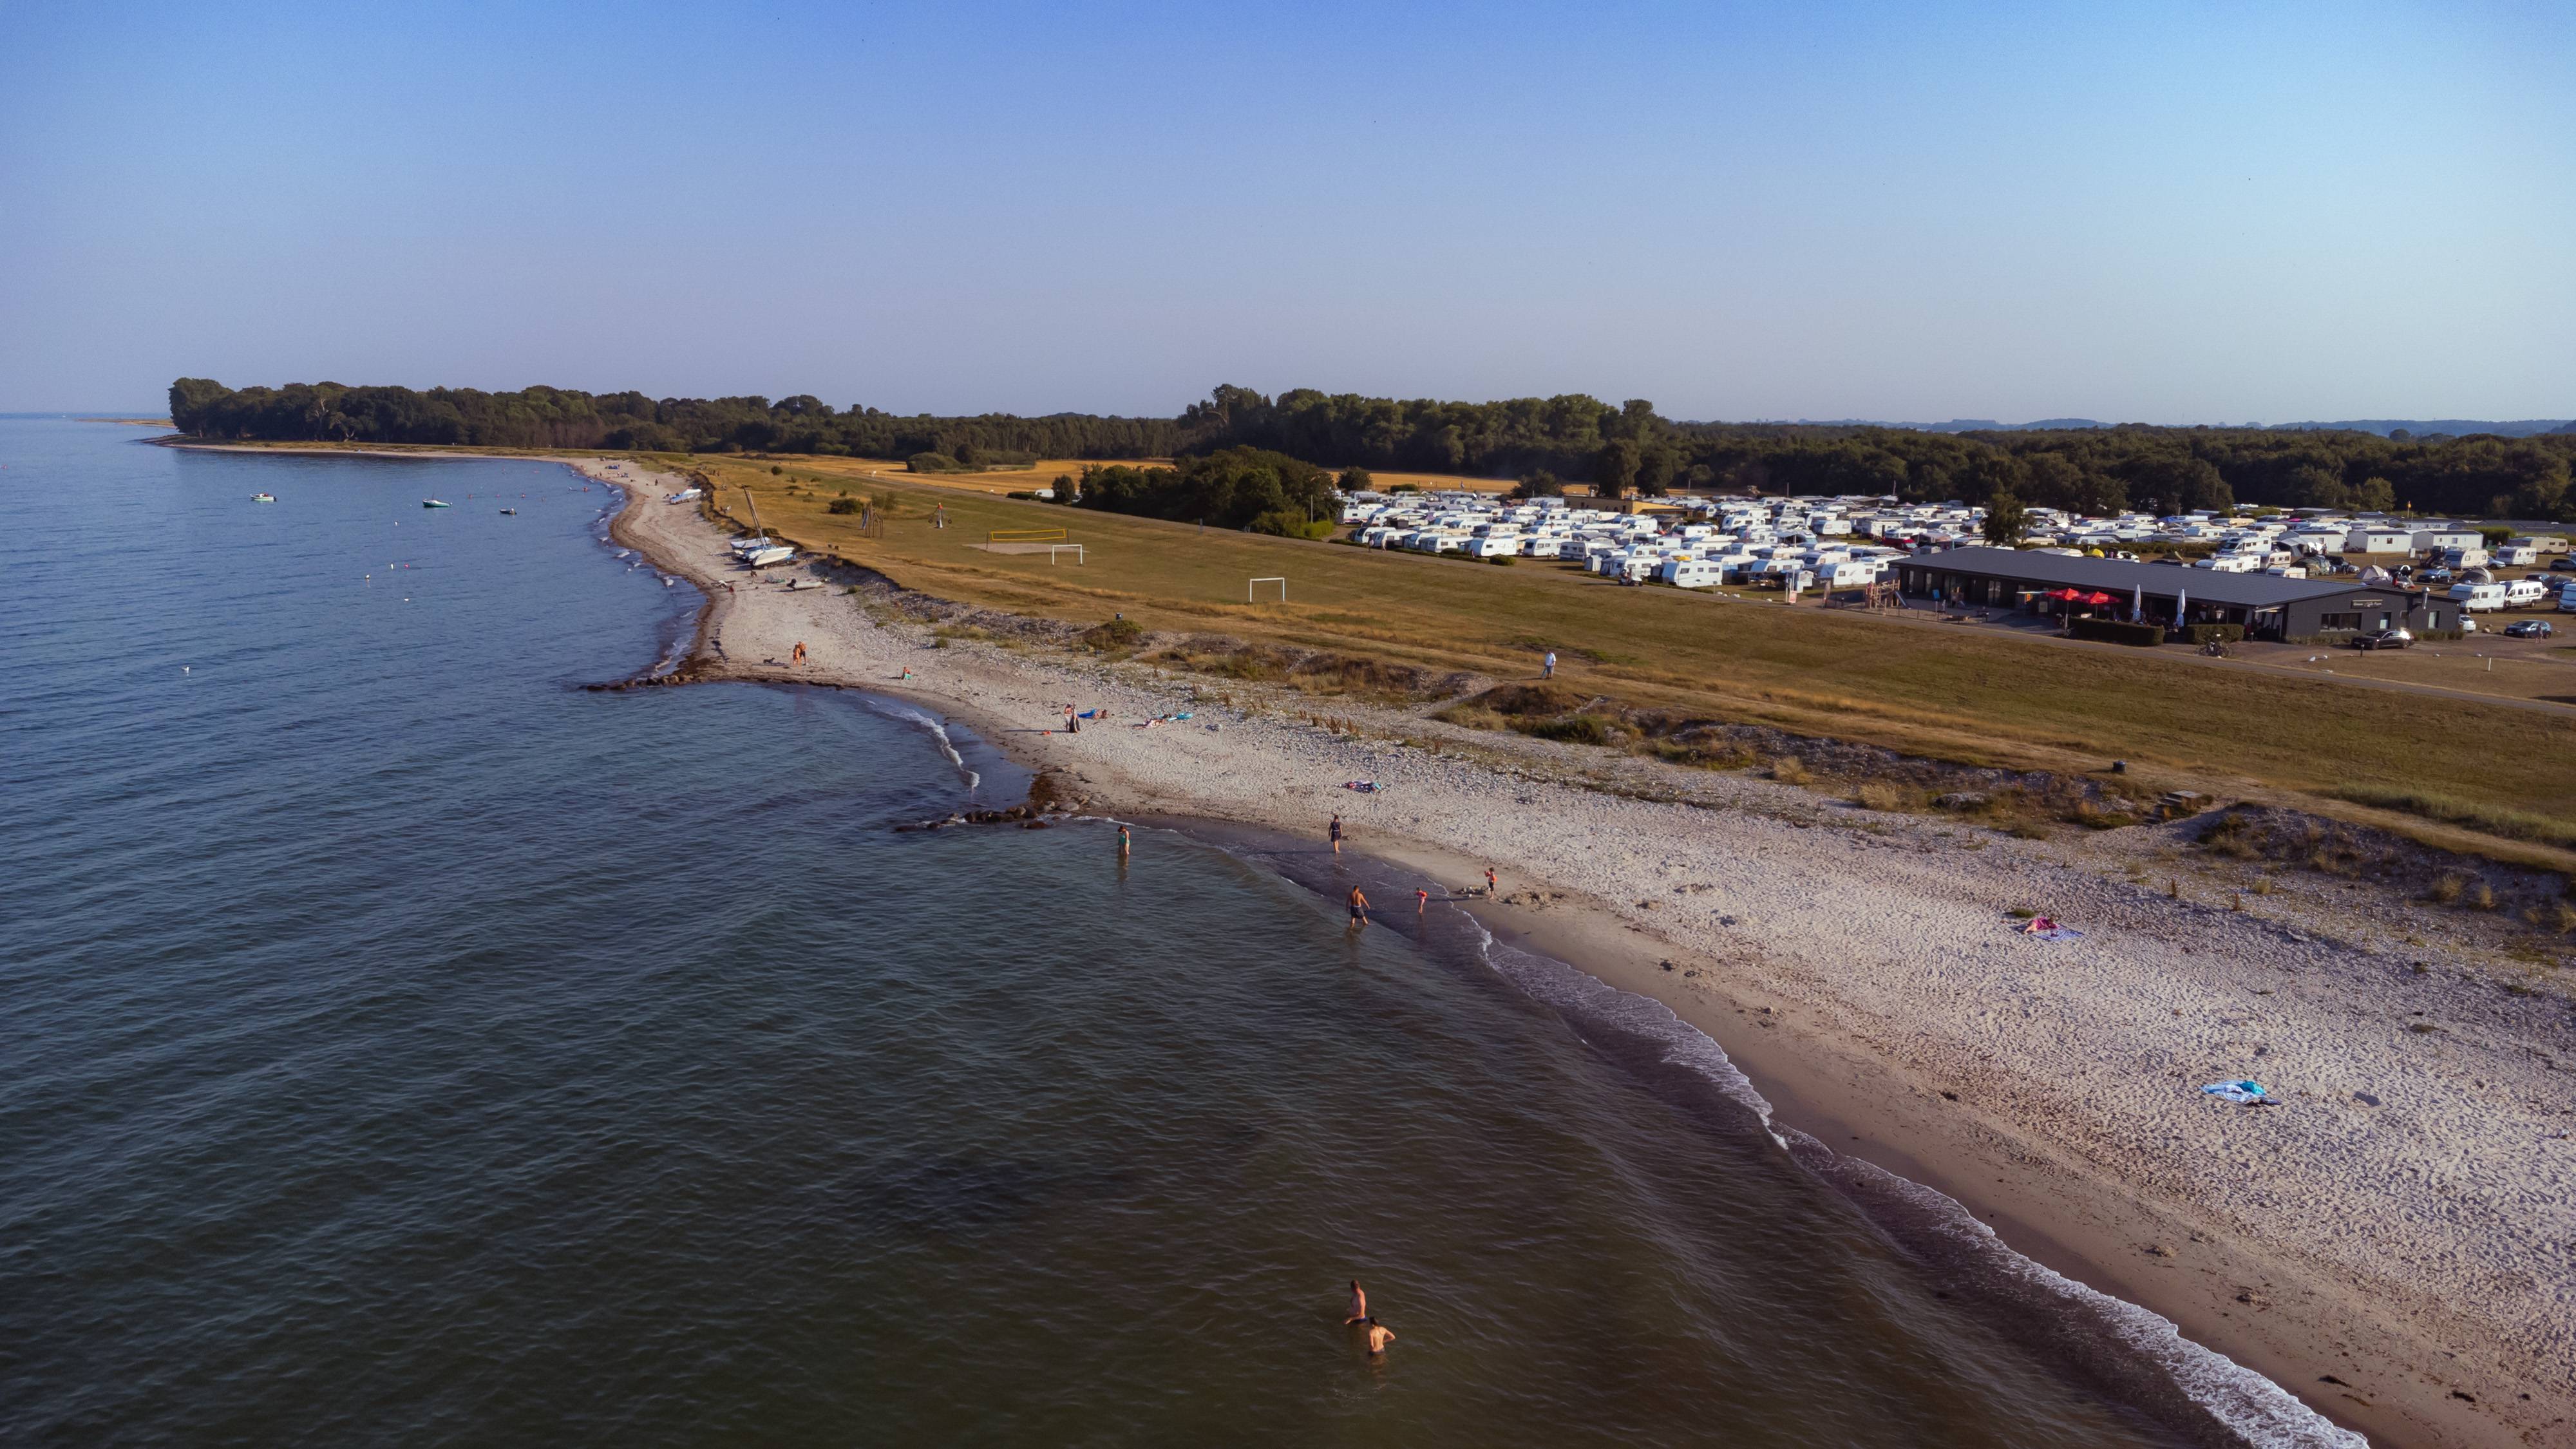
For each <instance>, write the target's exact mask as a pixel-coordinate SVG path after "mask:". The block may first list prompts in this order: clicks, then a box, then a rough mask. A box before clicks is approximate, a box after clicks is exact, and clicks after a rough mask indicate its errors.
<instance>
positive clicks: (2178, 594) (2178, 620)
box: [2174, 589, 2183, 628]
mask: <svg viewBox="0 0 2576 1449" xmlns="http://www.w3.org/2000/svg"><path fill="white" fill-rule="evenodd" d="M2182 606H2183V591H2182V590H2180V589H2176V590H2174V626H2175V627H2176V628H2180V627H2181V626H2182Z"/></svg>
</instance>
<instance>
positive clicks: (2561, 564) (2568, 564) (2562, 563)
mask: <svg viewBox="0 0 2576 1449" xmlns="http://www.w3.org/2000/svg"><path fill="white" fill-rule="evenodd" d="M2549 566H2550V567H2551V568H2554V569H2570V570H2576V558H2554V559H2551V560H2550V561H2549Z"/></svg>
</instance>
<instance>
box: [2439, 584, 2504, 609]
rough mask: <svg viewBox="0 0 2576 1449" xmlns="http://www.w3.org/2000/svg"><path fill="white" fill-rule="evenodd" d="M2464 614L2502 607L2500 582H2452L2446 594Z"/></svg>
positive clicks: (2501, 586) (2502, 598) (2502, 593)
mask: <svg viewBox="0 0 2576 1449" xmlns="http://www.w3.org/2000/svg"><path fill="white" fill-rule="evenodd" d="M2448 597H2449V599H2450V601H2451V602H2452V603H2454V604H2457V605H2459V606H2460V611H2461V612H2462V613H2465V614H2486V613H2492V612H2494V611H2495V610H2497V609H2501V608H2503V607H2504V585H2502V584H2453V585H2452V586H2451V592H2450V594H2449V595H2448Z"/></svg>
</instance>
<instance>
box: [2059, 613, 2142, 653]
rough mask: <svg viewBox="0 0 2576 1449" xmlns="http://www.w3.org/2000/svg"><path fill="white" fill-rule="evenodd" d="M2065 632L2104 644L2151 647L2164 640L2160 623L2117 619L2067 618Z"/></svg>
mask: <svg viewBox="0 0 2576 1449" xmlns="http://www.w3.org/2000/svg"><path fill="white" fill-rule="evenodd" d="M2066 632H2067V634H2068V635H2069V636H2070V637H2072V638H2076V639H2092V640H2096V641H2098V642H2100V643H2104V644H2134V645H2138V646H2140V647H2144V648H2153V647H2154V646H2156V645H2158V644H2162V643H2163V642H2165V626H2164V625H2162V624H2131V623H2127V622H2124V621H2122V620H2119V619H2069V620H2067V621H2066Z"/></svg>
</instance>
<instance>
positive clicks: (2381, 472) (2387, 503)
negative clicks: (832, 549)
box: [170, 378, 2576, 521]
mask: <svg viewBox="0 0 2576 1449" xmlns="http://www.w3.org/2000/svg"><path fill="white" fill-rule="evenodd" d="M170 415H171V418H172V420H173V421H174V422H176V423H177V425H178V426H179V427H180V429H181V430H183V431H185V432H188V433H191V434H195V435H197V436H201V437H222V438H264V439H281V440H286V439H294V440H315V439H340V440H346V441H351V442H385V443H433V444H442V443H443V444H451V445H454V444H468V445H481V446H492V447H575V448H626V449H636V450H641V451H654V452H693V453H720V452H758V453H817V454H843V455H857V456H862V457H871V458H912V457H924V461H925V463H926V464H927V466H929V467H937V466H940V465H942V464H944V463H946V462H947V461H949V460H954V461H955V462H956V463H957V464H960V465H963V466H968V467H977V466H982V465H983V463H985V462H987V461H1017V460H1020V459H1025V458H1030V457H1048V458H1081V459H1114V458H1175V459H1180V460H1183V466H1182V467H1179V468H1174V469H1151V470H1147V469H1129V470H1127V472H1129V473H1135V474H1143V473H1148V472H1153V473H1174V474H1184V473H1187V471H1188V470H1187V467H1186V464H1187V460H1190V459H1193V458H1206V457H1211V456H1213V455H1216V454H1218V453H1221V452H1226V451H1229V450H1235V449H1247V448H1248V449H1253V450H1257V451H1259V452H1261V453H1264V454H1268V455H1274V456H1276V457H1279V458H1283V459H1286V460H1289V461H1292V462H1295V463H1297V464H1300V465H1302V466H1305V467H1310V468H1315V469H1322V468H1352V467H1359V468H1384V469H1401V470H1416V471H1421V472H1430V473H1460V474H1467V475H1471V476H1476V477H1485V478H1502V479H1518V480H1520V482H1521V485H1522V488H1523V491H1525V492H1528V493H1539V494H1543V493H1548V492H1551V491H1557V492H1561V491H1562V490H1563V483H1564V482H1565V481H1574V482H1578V483H1588V484H1590V485H1591V486H1592V487H1593V489H1594V490H1595V491H1596V492H1600V493H1606V494H1612V495H1619V494H1629V493H1642V494H1648V495H1660V494H1665V493H1671V492H1676V491H1682V490H1692V491H1720V492H1737V493H1768V494H1782V493H1824V494H1836V493H1844V494H1887V495H1893V496H1895V497H1897V498H1899V499H1902V500H1904V501H1907V502H1940V501H1945V500H1949V499H1957V500H1960V501H1963V502H1967V503H1973V504H1982V503H1986V502H1988V501H1989V500H1992V499H1994V498H1996V497H1998V496H2001V497H2005V498H2009V499H2013V500H2017V501H2019V502H2021V503H2023V504H2026V505H2037V506H2045V507H2053V508H2066V509H2074V510H2079V511H2082V512H2086V513H2111V512H2117V511H2120V510H2122V509H2127V508H2142V509H2151V510H2154V511H2156V512H2163V513H2171V512H2185V511H2189V510H2192V509H2199V508H2212V509H2215V508H2227V507H2231V506H2235V505H2240V504H2242V505H2256V506H2271V507H2276V508H2297V507H2320V508H2352V509H2383V508H2411V509H2413V510H2414V511H2416V512H2419V513H2439V514H2480V515H2492V516H2502V517H2515V518H2569V517H2576V496H2571V491H2570V469H2571V464H2576V434H2567V433H2553V434H2544V435H2541V436H2537V437H2529V438H2502V437H2496V436H2492V435H2471V436H2467V437H2456V438H2447V437H2429V438H2383V437H2380V436H2378V435H2376V434H2372V433H2365V432H2323V431H2320V432H2297V431H2275V430H2271V429H2262V428H2164V427H2149V426H2145V425H2139V424H2127V425H2122V426H2119V427H2109V428H2082V429H2066V430H2057V431H2049V430H2034V431H2013V432H1978V433H1923V432H1914V431H1911V430H1908V429H1903V428H1878V427H1866V426H1838V425H1808V424H1794V425H1793V424H1747V423H1693V422H1676V421H1673V420H1671V419H1667V418H1665V417H1663V416H1662V415H1661V414H1660V413H1658V412H1657V411H1656V410H1655V407H1654V404H1652V403H1651V402H1648V401H1646V400H1645V399H1642V398H1631V399H1628V400H1626V401H1624V402H1621V403H1619V404H1617V405H1615V406H1614V405H1612V404H1610V403H1606V402H1603V401H1601V400H1600V399H1598V398H1593V397H1589V396H1586V395H1583V394H1580V393H1572V394H1565V395H1562V396H1557V397H1549V398H1511V399H1505V400H1503V401H1499V402H1483V403H1467V402H1441V401H1436V400H1430V399H1414V400H1399V399H1393V398H1370V397H1361V396H1358V395H1356V394H1350V393H1340V394H1327V393H1323V392H1318V391H1314V390H1312V389H1299V390H1295V391H1291V392H1285V393H1281V394H1280V395H1279V396H1278V397H1276V398H1272V397H1267V396H1264V395H1263V394H1261V393H1258V392H1254V391H1252V390H1250V389H1248V388H1240V387H1232V386H1227V387H1219V388H1217V389H1216V390H1215V391H1214V392H1213V393H1212V394H1210V395H1209V397H1208V398H1207V400H1205V401H1203V402H1198V403H1193V404H1191V405H1190V406H1189V407H1188V408H1187V409H1185V410H1184V411H1183V412H1182V413H1181V415H1180V416H1178V417H1176V418H1126V417H1094V416H1090V415H1087V414H1078V413H1058V414H1052V415H1049V416H1046V417H1037V418H1023V417H1015V416H1011V415H1007V414H999V413H988V414H985V415H982V416H979V417H933V416H930V415H926V414H924V415H915V416H897V415H895V414H891V413H886V412H881V411H879V410H877V409H875V408H865V407H852V408H848V409H843V410H836V409H834V408H832V407H831V406H829V405H828V404H825V403H823V402H820V401H818V400H817V399H815V398H813V397H810V396H798V397H791V398H782V399H779V400H777V401H774V402H773V401H771V400H769V399H766V398H760V397H735V398H716V399H712V400H708V399H695V398H663V399H660V400H654V399H650V398H647V397H645V396H644V395H643V394H641V393H635V392H625V393H611V394H605V395H593V394H590V393H583V392H570V391H564V390H560V389H556V388H544V387H534V388H528V389H525V390H523V391H520V392H515V393H485V392H477V391H474V390H471V389H457V388H434V389H431V390H430V391H427V392H415V391H413V390H412V389H409V388H401V387H343V386H341V385H339V384H337V383H309V384H308V383H297V384H291V385H289V386H286V387H280V388H264V387H256V388H244V389H241V390H238V391H236V390H234V389H231V388H227V387H224V386H223V385H222V384H220V383H216V382H212V381H208V380H206V379H203V378H182V379H180V380H179V381H178V382H176V383H174V384H173V385H172V386H171V389H170ZM924 455H926V456H924ZM1242 466H1245V465H1239V464H1229V465H1227V466H1226V467H1225V468H1221V469H1219V470H1218V473H1216V474H1201V475H1191V476H1192V477H1199V478H1202V479H1203V480H1210V479H1213V478H1215V477H1217V476H1219V475H1223V476H1227V477H1233V476H1235V474H1236V472H1237V471H1239V470H1240V468H1241V467H1242ZM1261 466H1266V467H1270V468H1271V469H1272V471H1273V472H1274V473H1276V472H1277V468H1276V465H1271V464H1264V465H1261ZM1297 476H1299V477H1301V478H1302V477H1304V476H1305V475H1304V474H1299V475H1297ZM1206 486H1207V487H1208V488H1210V489H1213V488H1214V486H1215V485H1214V483H1213V482H1212V481H1211V482H1207V483H1206ZM1229 486H1231V485H1229ZM1199 487H1201V482H1196V481H1189V479H1187V478H1184V479H1183V480H1182V481H1181V482H1177V483H1156V484H1152V485H1150V486H1149V485H1147V484H1144V483H1141V482H1135V481H1133V480H1129V479H1126V478H1125V477H1123V475H1122V477H1121V479H1120V480H1119V481H1117V482H1115V483H1112V484H1108V485H1105V491H1104V492H1103V494H1102V496H1103V497H1104V498H1117V499H1120V500H1133V501H1135V505H1136V506H1134V507H1132V508H1125V504H1124V503H1123V502H1122V504H1120V505H1111V504H1107V503H1104V504H1102V505H1099V506H1104V507H1106V506H1121V507H1122V508H1125V511H1148V505H1147V503H1146V502H1144V500H1147V499H1149V498H1152V499H1161V500H1166V501H1163V502H1154V503H1152V504H1151V505H1150V507H1151V508H1153V509H1160V508H1164V507H1166V506H1168V507H1171V508H1174V509H1178V510H1180V511H1178V512H1172V513H1162V514H1159V515H1158V516H1166V517H1183V516H1189V517H1197V516H1205V515H1203V514H1200V513H1193V512H1191V510H1192V509H1193V508H1199V507H1202V506H1203V505H1202V504H1200V503H1177V502H1168V499H1170V498H1177V497H1183V496H1191V497H1195V496H1196V495H1195V494H1190V493H1189V491H1188V490H1191V489H1197V488H1199ZM1175 488H1178V489H1181V490H1183V491H1182V492H1181V493H1173V492H1172V490H1173V489H1175ZM1282 489H1283V492H1282V494H1281V498H1282V500H1283V502H1282V504H1281V508H1282V509H1284V508H1286V507H1288V506H1289V505H1290V504H1295V505H1296V506H1297V507H1300V508H1302V506H1303V503H1302V500H1301V499H1299V498H1298V497H1297V496H1295V488H1294V487H1291V486H1290V485H1289V484H1287V483H1286V482H1284V481H1283V483H1282ZM1215 496H1216V495H1215V493H1214V492H1210V493H1209V494H1208V497H1209V498H1214V497H1215ZM1230 496H1231V495H1230V494H1229V495H1228V497H1230ZM1225 511H1229V512H1237V511H1240V510H1236V509H1233V508H1232V505H1231V504H1230V503H1229V504H1228V505H1227V509H1226V510H1225ZM1262 511H1265V512H1270V511H1280V509H1265V510H1262ZM1211 521H1213V519H1212V520H1211Z"/></svg>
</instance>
